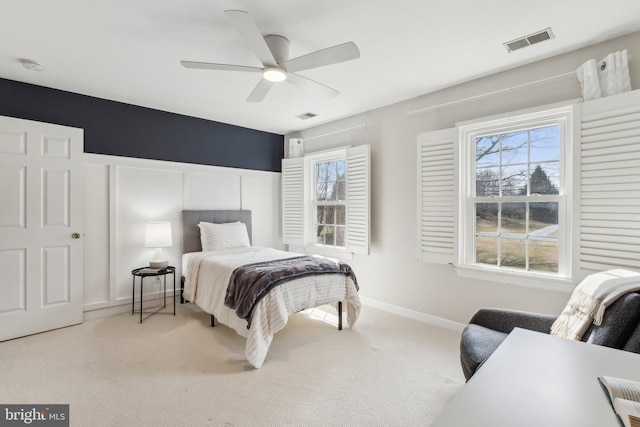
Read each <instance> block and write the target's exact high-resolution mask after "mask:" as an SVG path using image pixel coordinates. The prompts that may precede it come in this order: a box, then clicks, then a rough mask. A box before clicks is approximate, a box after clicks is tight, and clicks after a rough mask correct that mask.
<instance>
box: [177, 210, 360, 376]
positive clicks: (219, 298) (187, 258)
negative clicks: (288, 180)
mask: <svg viewBox="0 0 640 427" xmlns="http://www.w3.org/2000/svg"><path fill="white" fill-rule="evenodd" d="M182 220H183V224H182V233H183V246H182V249H183V255H182V275H183V277H182V280H181V284H182V285H181V302H183V301H185V300H187V301H191V302H192V303H195V304H196V305H198V307H200V308H201V309H202V310H204V311H205V312H207V313H209V314H210V315H211V326H214V324H215V321H217V322H219V323H221V324H224V325H225V326H227V327H229V328H231V329H233V330H235V331H236V332H237V333H238V334H239V335H241V336H243V337H245V338H246V339H247V343H246V348H245V356H246V358H247V361H248V362H249V363H251V364H252V365H253V366H254V367H256V368H260V367H261V366H262V365H263V363H264V360H265V358H266V356H267V353H268V351H269V346H270V345H271V341H272V340H273V336H274V334H275V333H276V332H278V331H279V330H280V329H282V328H284V327H285V325H286V324H287V320H288V317H289V316H290V315H291V314H294V313H297V312H299V311H302V310H306V309H310V308H314V307H318V306H320V305H325V304H333V305H335V306H336V307H337V309H338V319H339V329H341V328H342V311H343V302H344V303H345V304H344V306H345V308H346V313H347V323H348V325H349V328H353V326H354V324H355V322H356V320H357V318H358V315H359V313H360V299H359V297H358V293H357V291H358V285H357V280H356V277H355V274H354V273H353V271H352V270H351V268H350V267H349V266H348V265H347V264H345V263H342V262H338V261H336V260H331V259H329V258H324V257H310V256H305V255H302V254H296V253H293V252H286V251H280V250H277V249H273V248H265V247H259V246H252V245H251V211H248V210H231V211H230V210H186V211H183V212H182ZM203 245H204V246H205V247H204V248H203ZM312 258H313V259H312ZM289 276H290V277H289ZM243 280H244V281H243ZM248 289H253V290H254V291H255V292H254V293H251V294H250V293H249V292H248Z"/></svg>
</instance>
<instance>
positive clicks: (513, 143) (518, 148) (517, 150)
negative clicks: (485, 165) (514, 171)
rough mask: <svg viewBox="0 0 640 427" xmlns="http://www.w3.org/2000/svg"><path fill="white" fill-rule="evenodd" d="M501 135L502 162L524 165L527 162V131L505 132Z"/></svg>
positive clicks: (504, 163)
mask: <svg viewBox="0 0 640 427" xmlns="http://www.w3.org/2000/svg"><path fill="white" fill-rule="evenodd" d="M501 137H502V148H501V150H502V164H503V165H526V164H527V163H528V162H529V131H526V130H525V131H520V132H512V133H505V134H503V135H501Z"/></svg>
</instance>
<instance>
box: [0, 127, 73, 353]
mask: <svg viewBox="0 0 640 427" xmlns="http://www.w3.org/2000/svg"><path fill="white" fill-rule="evenodd" d="M83 151H84V140H83V131H82V129H76V128H69V127H65V126H58V125H52V124H47V123H39V122H33V121H29V120H21V119H15V118H11V117H3V116H0V341H4V340H7V339H11V338H17V337H21V336H24V335H29V334H33V333H37V332H43V331H48V330H51V329H56V328H61V327H63V326H69V325H74V324H77V323H81V322H82V287H83V285H82V233H83V215H82V206H83V194H82V191H83V183H82V172H83V165H82V163H81V160H82V159H81V158H82V153H83Z"/></svg>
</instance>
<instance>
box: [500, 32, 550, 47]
mask: <svg viewBox="0 0 640 427" xmlns="http://www.w3.org/2000/svg"><path fill="white" fill-rule="evenodd" d="M552 38H554V36H553V31H551V28H546V29H544V30H542V31H538V32H536V33H533V34H529V35H528V36H524V37H520V38H517V39H515V40H511V41H510V42H506V43H503V45H504V47H506V48H507V51H508V52H513V51H514V50H518V49H521V48H523V47H527V46H531V45H532V44H536V43H540V42H543V41H545V40H550V39H552Z"/></svg>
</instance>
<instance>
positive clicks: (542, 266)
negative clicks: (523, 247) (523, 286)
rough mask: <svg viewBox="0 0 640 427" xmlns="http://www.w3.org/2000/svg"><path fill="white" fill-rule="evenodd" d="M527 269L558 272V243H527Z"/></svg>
mask: <svg viewBox="0 0 640 427" xmlns="http://www.w3.org/2000/svg"><path fill="white" fill-rule="evenodd" d="M529 269H530V270H534V271H548V272H552V273H557V272H558V242H557V240H556V241H555V242H546V241H537V240H530V241H529Z"/></svg>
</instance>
